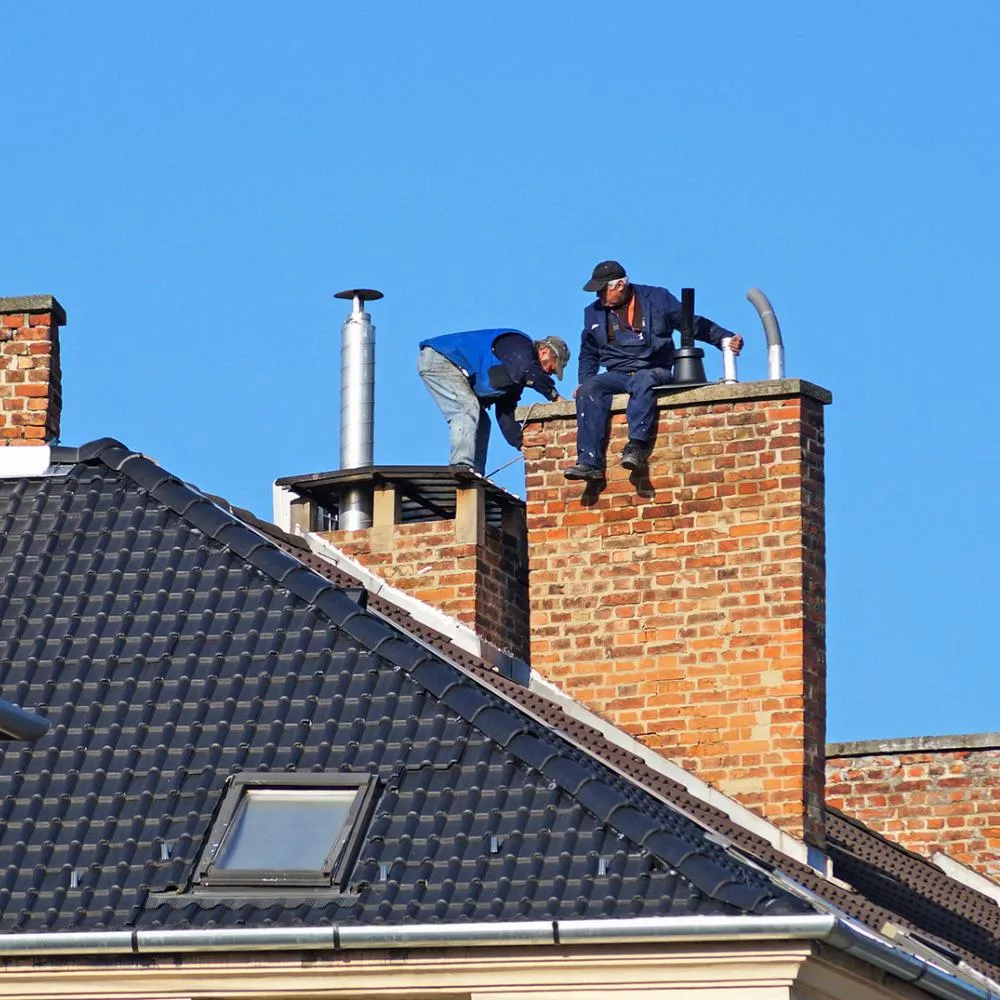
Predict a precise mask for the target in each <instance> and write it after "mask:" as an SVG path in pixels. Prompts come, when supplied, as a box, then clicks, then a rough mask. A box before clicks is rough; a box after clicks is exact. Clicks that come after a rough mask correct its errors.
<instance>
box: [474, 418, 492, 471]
mask: <svg viewBox="0 0 1000 1000" xmlns="http://www.w3.org/2000/svg"><path fill="white" fill-rule="evenodd" d="M476 402H477V404H478V402H479V401H478V400H476ZM489 446H490V415H489V414H488V413H487V412H486V411H485V410H484V409H483V408H482V407H481V406H480V407H479V423H478V424H477V425H476V457H475V461H474V462H473V465H474V466H475V469H476V472H478V473H479V475H481V476H485V475H486V451H487V449H488V448H489Z"/></svg>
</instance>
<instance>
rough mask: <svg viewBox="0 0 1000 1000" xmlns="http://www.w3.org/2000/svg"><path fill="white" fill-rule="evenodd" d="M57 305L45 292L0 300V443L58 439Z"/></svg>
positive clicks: (60, 317) (61, 316)
mask: <svg viewBox="0 0 1000 1000" xmlns="http://www.w3.org/2000/svg"><path fill="white" fill-rule="evenodd" d="M65 323H66V314H65V313H64V312H63V308H62V306H60V305H59V303H58V302H56V300H55V299H54V298H53V297H52V296H51V295H31V296H21V297H17V298H0V445H11V444H21V445H24V444H35V445H38V444H46V443H48V442H51V441H54V440H56V439H58V437H59V418H60V416H61V414H62V373H61V371H60V368H59V327H60V326H62V325H64V324H65Z"/></svg>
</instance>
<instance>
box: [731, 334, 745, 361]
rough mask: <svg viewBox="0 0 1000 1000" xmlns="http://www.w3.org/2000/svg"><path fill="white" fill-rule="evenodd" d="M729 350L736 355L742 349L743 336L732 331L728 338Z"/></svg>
mask: <svg viewBox="0 0 1000 1000" xmlns="http://www.w3.org/2000/svg"><path fill="white" fill-rule="evenodd" d="M729 350H731V351H732V352H733V354H735V355H737V356H739V353H740V351H742V350H743V338H742V337H741V336H740V335H739V334H738V333H734V334H733V335H732V336H731V337H730V338H729Z"/></svg>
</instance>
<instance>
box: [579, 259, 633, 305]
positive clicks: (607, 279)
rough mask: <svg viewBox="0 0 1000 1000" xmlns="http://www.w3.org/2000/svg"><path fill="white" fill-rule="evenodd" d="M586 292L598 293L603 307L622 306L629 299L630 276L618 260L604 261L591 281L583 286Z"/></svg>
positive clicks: (597, 267) (598, 266)
mask: <svg viewBox="0 0 1000 1000" xmlns="http://www.w3.org/2000/svg"><path fill="white" fill-rule="evenodd" d="M583 290H584V291H585V292H596V293H597V297H598V298H599V299H600V300H601V303H602V305H605V306H611V307H612V308H613V307H614V306H619V305H621V304H622V303H623V302H624V301H625V299H626V298H627V297H628V275H627V274H626V273H625V268H624V267H622V266H621V264H619V263H618V261H616V260H602V261H601V263H600V264H598V265H597V266H596V267H595V268H594V273H593V274H592V275H591V276H590V281H588V282H587V284H585V285H584V286H583Z"/></svg>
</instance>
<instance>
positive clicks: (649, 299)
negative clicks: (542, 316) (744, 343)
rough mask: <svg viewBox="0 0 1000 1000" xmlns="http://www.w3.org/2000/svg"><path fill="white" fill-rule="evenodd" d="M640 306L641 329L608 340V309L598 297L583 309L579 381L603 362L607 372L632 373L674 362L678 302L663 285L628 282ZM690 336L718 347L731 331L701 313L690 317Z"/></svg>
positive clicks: (590, 374)
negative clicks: (692, 323)
mask: <svg viewBox="0 0 1000 1000" xmlns="http://www.w3.org/2000/svg"><path fill="white" fill-rule="evenodd" d="M632 288H633V289H634V290H635V294H636V295H637V296H638V299H639V305H640V306H641V308H642V328H641V329H640V330H637V331H636V332H635V333H634V334H632V333H630V332H629V331H627V330H625V331H622V332H620V333H619V334H618V336H616V337H615V342H614V343H613V344H612V343H609V342H608V310H607V309H605V307H604V306H602V305H601V300H600V299H597V300H596V301H594V302H592V303H591V304H590V305H589V306H587V308H586V309H585V310H584V311H583V337H582V339H581V342H580V367H579V380H580V382H584V381H586V380H587V379H588V378H592V377H593V376H594V375H596V374H597V373H598V371H599V370H600V368H601V366H602V365H603V366H604V367H605V368H607V370H608V371H623V372H634V371H641V370H642V369H644V368H671V367H673V363H674V339H673V331H674V330H678V331H679V330H680V329H681V304H680V302H678V301H677V299H676V298H675V297H674V296H673V295H672V294H671V293H670V292H668V291H667V290H666V289H665V288H658V287H657V286H655V285H632ZM694 329H695V332H694V336H695V339H696V340H702V341H704V342H705V343H707V344H714V345H715V346H716V347H720V346H721V344H722V339H723V338H724V337H731V336H732V334H731V333H730V332H729V331H728V330H725V329H723V328H722V327H721V326H718V325H717V324H715V323H713V322H712V321H711V320H710V319H705V317H704V316H695V318H694Z"/></svg>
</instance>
